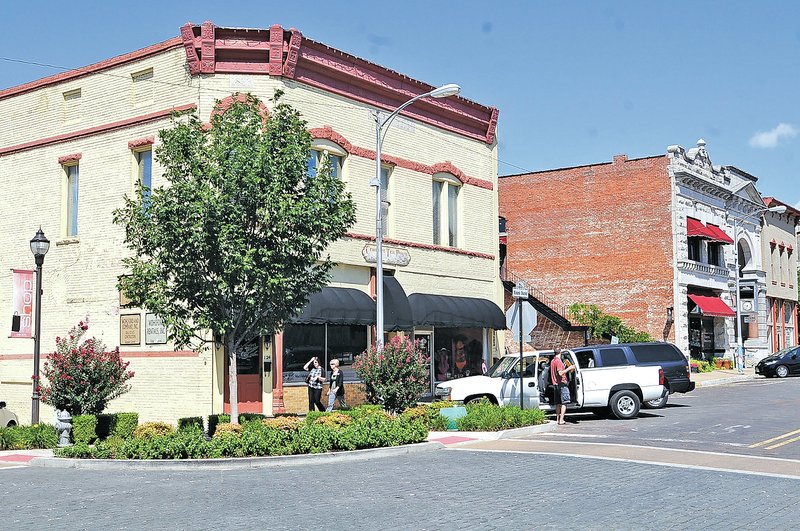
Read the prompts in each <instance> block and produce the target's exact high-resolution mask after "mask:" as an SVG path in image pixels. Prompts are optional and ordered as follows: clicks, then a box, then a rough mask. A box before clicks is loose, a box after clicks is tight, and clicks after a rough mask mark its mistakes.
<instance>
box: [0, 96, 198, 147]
mask: <svg viewBox="0 0 800 531" xmlns="http://www.w3.org/2000/svg"><path fill="white" fill-rule="evenodd" d="M196 107H197V105H195V104H194V103H189V104H187V105H181V106H178V107H172V108H171V109H164V110H163V111H157V112H152V113H150V114H144V115H142V116H135V117H133V118H128V119H127V120H120V121H118V122H112V123H109V124H103V125H98V126H96V127H90V128H88V129H81V130H79V131H73V132H71V133H64V134H63V135H56V136H51V137H47V138H41V139H39V140H32V141H31V142H25V143H24V144H17V145H15V146H8V147H4V148H0V157H2V156H4V155H10V154H11V153H19V152H20V151H27V150H29V149H35V148H40V147H43V146H49V145H52V144H59V143H61V142H68V141H70V140H75V139H78V138H83V137H86V136H91V135H97V134H100V133H107V132H109V131H113V130H115V129H121V128H123V127H129V126H131V125H139V124H143V123H147V122H152V121H155V120H161V119H163V118H166V117H168V116H169V115H171V114H172V113H173V112H185V111H189V110H192V109H195V108H196Z"/></svg>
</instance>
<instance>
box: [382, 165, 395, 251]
mask: <svg viewBox="0 0 800 531" xmlns="http://www.w3.org/2000/svg"><path fill="white" fill-rule="evenodd" d="M391 175H392V168H391V167H390V166H381V208H382V210H381V221H382V223H383V227H382V229H383V230H382V232H383V235H384V236H389V235H390V234H392V230H391V228H392V224H393V223H394V219H393V218H394V216H393V212H392V188H391V186H390V185H391Z"/></svg>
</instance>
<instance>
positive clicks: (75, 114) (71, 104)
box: [61, 89, 81, 124]
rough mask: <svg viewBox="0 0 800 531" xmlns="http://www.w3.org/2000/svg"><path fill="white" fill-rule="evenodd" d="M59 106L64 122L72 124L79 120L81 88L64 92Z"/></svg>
mask: <svg viewBox="0 0 800 531" xmlns="http://www.w3.org/2000/svg"><path fill="white" fill-rule="evenodd" d="M63 96H64V101H63V102H62V107H61V119H62V121H63V122H64V123H65V124H73V123H76V122H79V121H80V120H81V89H75V90H69V91H67V92H64V94H63Z"/></svg>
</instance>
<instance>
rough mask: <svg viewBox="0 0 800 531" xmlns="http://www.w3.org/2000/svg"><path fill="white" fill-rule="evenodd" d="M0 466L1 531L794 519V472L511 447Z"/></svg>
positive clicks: (790, 523) (714, 523) (689, 525)
mask: <svg viewBox="0 0 800 531" xmlns="http://www.w3.org/2000/svg"><path fill="white" fill-rule="evenodd" d="M0 474H1V475H0V478H2V487H0V492H1V493H2V494H1V496H2V500H3V502H4V507H5V509H4V511H5V516H4V526H5V527H6V529H45V528H56V527H57V528H70V529H101V528H104V529H108V528H110V529H143V528H148V529H322V528H325V529H498V528H508V527H509V526H514V527H518V528H519V527H521V528H527V529H532V528H545V529H546V528H556V527H558V528H564V527H568V528H580V529H608V528H612V529H670V528H676V529H699V528H710V529H755V528H759V529H764V528H768V529H790V528H792V527H794V524H795V523H796V522H798V521H800V501H798V498H797V495H796V493H797V488H798V485H800V483H799V482H798V481H797V480H790V479H781V478H774V477H764V476H751V475H742V474H735V473H719V472H712V471H706V470H692V469H686V468H672V467H660V466H652V465H644V464H637V463H626V462H616V461H602V460H590V459H578V458H571V457H558V456H549V455H532V454H524V453H519V454H518V453H482V452H471V451H463V450H448V449H445V450H436V451H431V452H428V453H421V454H413V455H408V456H401V457H392V458H387V459H380V460H375V461H362V462H353V463H347V464H338V465H337V464H323V465H319V466H297V467H285V468H272V469H262V470H234V471H224V472H222V471H195V472H181V473H166V472H157V471H147V472H121V471H117V472H99V471H86V470H63V469H44V468H25V469H9V470H2V471H0Z"/></svg>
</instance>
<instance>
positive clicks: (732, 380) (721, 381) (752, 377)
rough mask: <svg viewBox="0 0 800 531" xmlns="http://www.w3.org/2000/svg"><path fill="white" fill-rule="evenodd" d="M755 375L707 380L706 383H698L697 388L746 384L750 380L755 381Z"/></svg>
mask: <svg viewBox="0 0 800 531" xmlns="http://www.w3.org/2000/svg"><path fill="white" fill-rule="evenodd" d="M755 379H756V377H755V375H751V374H742V375H739V376H730V377H728V378H719V379H716V380H707V381H705V382H696V385H697V387H714V386H715V385H725V384H730V383H736V382H746V381H748V380H755Z"/></svg>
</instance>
